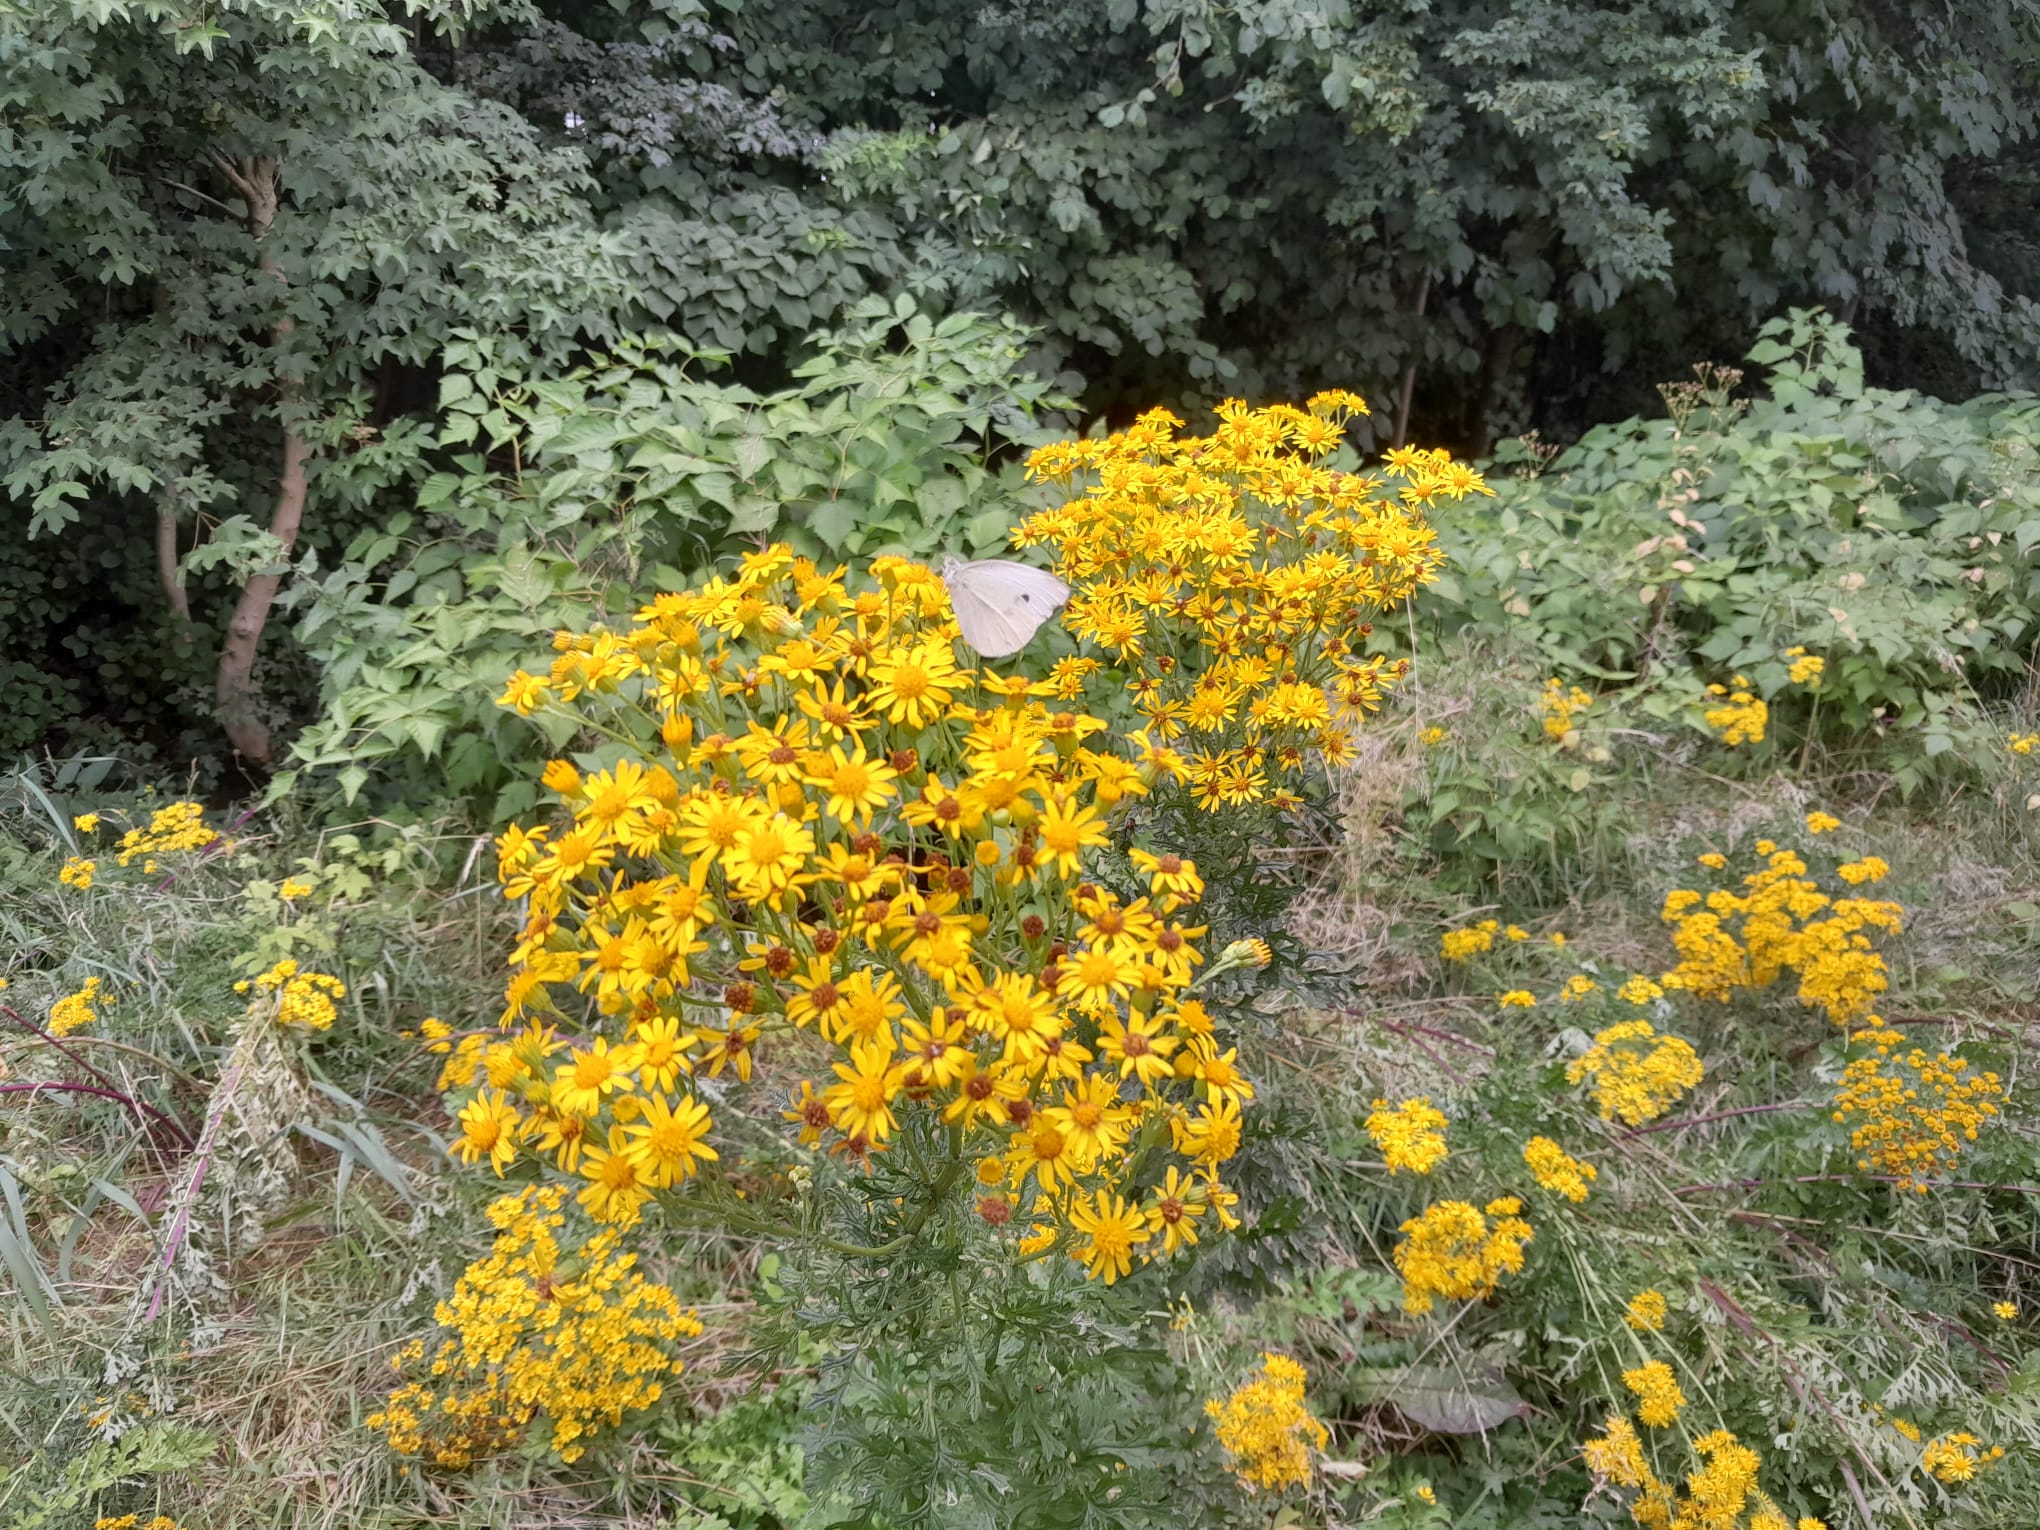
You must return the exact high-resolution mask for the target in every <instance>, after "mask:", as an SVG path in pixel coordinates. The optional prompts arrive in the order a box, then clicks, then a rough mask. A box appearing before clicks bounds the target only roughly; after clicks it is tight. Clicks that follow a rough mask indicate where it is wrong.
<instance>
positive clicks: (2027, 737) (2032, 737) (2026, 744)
mask: <svg viewBox="0 0 2040 1530" xmlns="http://www.w3.org/2000/svg"><path fill="white" fill-rule="evenodd" d="M2005 747H2006V748H2007V749H2009V750H2011V751H2012V753H2013V754H2031V753H2032V752H2033V751H2034V750H2035V749H2040V733H2014V734H2013V735H2012V736H2011V738H2010V739H2008V740H2007V741H2006V744H2005Z"/></svg>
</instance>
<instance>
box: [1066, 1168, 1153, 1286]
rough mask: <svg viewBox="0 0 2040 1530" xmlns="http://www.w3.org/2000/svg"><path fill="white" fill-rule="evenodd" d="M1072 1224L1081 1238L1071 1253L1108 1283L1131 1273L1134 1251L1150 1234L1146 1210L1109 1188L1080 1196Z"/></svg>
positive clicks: (1095, 1277)
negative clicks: (1138, 1207) (1133, 1204)
mask: <svg viewBox="0 0 2040 1530" xmlns="http://www.w3.org/2000/svg"><path fill="white" fill-rule="evenodd" d="M1069 1224H1070V1227H1071V1229H1072V1230H1073V1231H1074V1232H1076V1233H1078V1234H1079V1235H1081V1238H1082V1241H1081V1242H1079V1243H1077V1244H1076V1245H1075V1246H1074V1247H1072V1248H1071V1250H1070V1257H1071V1258H1073V1259H1075V1260H1076V1261H1077V1263H1079V1264H1081V1265H1082V1266H1083V1267H1084V1271H1085V1273H1086V1274H1088V1275H1089V1276H1091V1278H1092V1279H1094V1280H1102V1281H1104V1282H1105V1284H1106V1285H1108V1286H1109V1285H1111V1284H1113V1283H1114V1282H1115V1281H1117V1280H1119V1279H1120V1277H1122V1276H1124V1275H1127V1274H1129V1273H1131V1271H1132V1269H1133V1251H1134V1250H1135V1249H1136V1248H1137V1247H1139V1246H1140V1245H1141V1244H1143V1243H1145V1242H1147V1240H1148V1237H1149V1229H1148V1225H1147V1218H1146V1216H1145V1214H1144V1213H1143V1212H1141V1211H1140V1210H1139V1209H1137V1208H1136V1207H1134V1206H1132V1205H1130V1204H1129V1203H1128V1202H1127V1200H1126V1198H1125V1197H1124V1196H1121V1195H1115V1194H1113V1193H1112V1192H1111V1191H1109V1190H1103V1191H1100V1192H1099V1193H1098V1194H1097V1195H1096V1196H1082V1197H1080V1198H1079V1199H1078V1200H1077V1202H1076V1204H1075V1205H1074V1206H1073V1207H1072V1208H1071V1211H1070V1215H1069Z"/></svg>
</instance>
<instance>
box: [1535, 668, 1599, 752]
mask: <svg viewBox="0 0 2040 1530" xmlns="http://www.w3.org/2000/svg"><path fill="white" fill-rule="evenodd" d="M1593 704H1594V698H1593V697H1592V695H1590V694H1589V693H1588V692H1586V691H1583V690H1581V689H1580V688H1579V687H1578V686H1573V687H1572V688H1571V689H1570V690H1568V689H1567V688H1566V685H1565V683H1564V682H1563V681H1561V680H1559V679H1558V678H1557V677H1556V676H1553V677H1552V678H1551V679H1549V680H1547V681H1545V682H1544V694H1543V695H1541V696H1540V697H1538V698H1537V705H1538V709H1539V710H1540V711H1542V712H1543V713H1544V733H1545V736H1546V737H1547V738H1551V739H1555V740H1557V741H1558V742H1559V743H1560V744H1566V743H1569V742H1571V741H1572V740H1573V738H1574V737H1575V734H1576V729H1575V727H1574V725H1573V719H1574V718H1575V717H1577V716H1578V715H1579V714H1580V713H1582V712H1584V711H1587V710H1588V709H1589V708H1590V707H1592V706H1593Z"/></svg>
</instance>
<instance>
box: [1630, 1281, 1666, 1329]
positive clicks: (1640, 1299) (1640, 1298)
mask: <svg viewBox="0 0 2040 1530" xmlns="http://www.w3.org/2000/svg"><path fill="white" fill-rule="evenodd" d="M1665 1312H1666V1308H1665V1298H1664V1293H1663V1292H1661V1291H1657V1290H1650V1291H1639V1292H1637V1293H1636V1295H1634V1296H1632V1297H1630V1298H1629V1306H1628V1308H1627V1309H1626V1310H1625V1312H1624V1313H1623V1316H1622V1321H1623V1322H1625V1323H1627V1324H1628V1325H1629V1326H1630V1327H1631V1328H1634V1329H1636V1330H1637V1332H1639V1333H1656V1332H1657V1331H1658V1330H1659V1329H1661V1328H1663V1327H1664V1326H1665Z"/></svg>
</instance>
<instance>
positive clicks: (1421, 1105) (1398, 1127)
mask: <svg viewBox="0 0 2040 1530" xmlns="http://www.w3.org/2000/svg"><path fill="white" fill-rule="evenodd" d="M1366 1128H1367V1135H1368V1136H1369V1137H1371V1138H1373V1139H1374V1145H1375V1146H1376V1147H1378V1148H1380V1149H1381V1156H1382V1158H1383V1160H1384V1161H1386V1163H1387V1164H1388V1172H1389V1173H1391V1174H1393V1173H1395V1172H1396V1171H1397V1170H1399V1169H1408V1170H1409V1171H1410V1172H1411V1173H1412V1174H1429V1173H1430V1172H1431V1170H1433V1169H1434V1168H1436V1167H1437V1166H1438V1165H1439V1164H1440V1163H1442V1162H1443V1161H1444V1160H1445V1156H1446V1151H1447V1150H1446V1147H1445V1113H1444V1112H1443V1111H1441V1110H1439V1109H1438V1108H1437V1107H1436V1106H1434V1105H1432V1103H1431V1097H1430V1096H1429V1095H1419V1096H1417V1097H1416V1098H1415V1099H1410V1100H1404V1101H1403V1102H1402V1104H1400V1105H1397V1106H1395V1107H1393V1108H1391V1107H1390V1106H1389V1103H1388V1101H1386V1100H1376V1101H1375V1102H1374V1110H1373V1112H1372V1113H1371V1114H1370V1115H1369V1116H1368V1117H1367V1121H1366Z"/></svg>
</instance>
